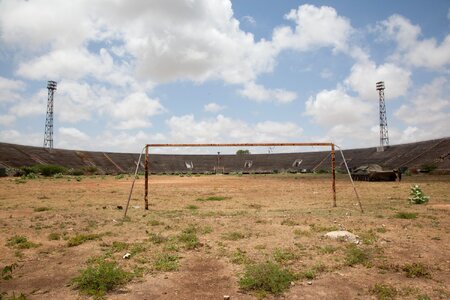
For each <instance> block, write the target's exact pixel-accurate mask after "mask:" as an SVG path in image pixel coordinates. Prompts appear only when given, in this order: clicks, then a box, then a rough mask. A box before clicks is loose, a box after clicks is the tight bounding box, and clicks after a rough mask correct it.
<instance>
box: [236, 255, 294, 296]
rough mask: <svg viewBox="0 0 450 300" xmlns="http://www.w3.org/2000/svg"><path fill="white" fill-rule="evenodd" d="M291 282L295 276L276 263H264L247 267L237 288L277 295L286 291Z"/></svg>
mask: <svg viewBox="0 0 450 300" xmlns="http://www.w3.org/2000/svg"><path fill="white" fill-rule="evenodd" d="M293 280H295V276H294V274H292V273H291V272H290V271H289V270H287V269H283V268H281V267H280V266H279V265H277V264H276V263H273V262H265V263H259V264H255V265H249V266H247V267H246V270H245V273H244V275H243V276H242V277H241V279H240V280H239V286H240V287H241V288H242V289H243V290H249V291H256V292H260V293H261V292H262V293H272V294H275V295H277V294H281V293H282V292H283V291H284V290H286V289H287V288H288V287H289V286H290V284H291V281H293Z"/></svg>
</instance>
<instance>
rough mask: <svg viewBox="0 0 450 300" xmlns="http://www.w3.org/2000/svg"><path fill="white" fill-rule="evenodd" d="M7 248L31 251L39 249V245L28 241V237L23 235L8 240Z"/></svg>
mask: <svg viewBox="0 0 450 300" xmlns="http://www.w3.org/2000/svg"><path fill="white" fill-rule="evenodd" d="M6 246H9V247H14V248H16V249H30V248H36V247H39V244H35V243H32V242H30V241H28V239H27V237H25V236H23V235H15V236H13V237H11V238H9V239H8V242H7V243H6Z"/></svg>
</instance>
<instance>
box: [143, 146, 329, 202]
mask: <svg viewBox="0 0 450 300" xmlns="http://www.w3.org/2000/svg"><path fill="white" fill-rule="evenodd" d="M257 146H263V147H264V146H265V147H278V146H279V147H285V146H306V147H308V146H318V147H330V149H331V173H332V185H331V188H332V192H333V207H336V206H337V204H336V157H335V149H334V148H335V145H334V144H333V143H327V142H323V143H237V144H146V145H145V163H144V169H145V194H144V201H145V209H146V210H148V175H149V159H148V155H149V148H166V147H257Z"/></svg>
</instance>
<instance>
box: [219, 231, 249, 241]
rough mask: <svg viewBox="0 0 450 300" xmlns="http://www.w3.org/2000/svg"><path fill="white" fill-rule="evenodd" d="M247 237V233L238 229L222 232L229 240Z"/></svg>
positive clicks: (225, 238) (223, 237) (224, 237)
mask: <svg viewBox="0 0 450 300" xmlns="http://www.w3.org/2000/svg"><path fill="white" fill-rule="evenodd" d="M244 238H245V234H243V233H241V232H238V231H230V232H226V233H224V234H222V239H224V240H228V241H238V240H242V239H244Z"/></svg>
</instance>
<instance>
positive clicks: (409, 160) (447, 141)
mask: <svg viewBox="0 0 450 300" xmlns="http://www.w3.org/2000/svg"><path fill="white" fill-rule="evenodd" d="M344 155H345V158H346V159H347V163H348V165H349V167H351V168H356V167H359V166H361V165H366V164H379V165H381V166H383V167H385V168H391V169H392V168H398V167H403V166H406V167H409V168H420V167H421V166H423V165H424V164H432V165H435V166H436V167H437V168H438V169H441V170H450V138H442V139H436V140H430V141H424V142H417V143H410V144H402V145H394V146H389V147H386V148H385V151H383V152H377V149H376V147H371V148H363V149H349V150H344ZM138 157H139V154H136V153H114V152H95V151H77V150H64V149H53V150H51V151H50V150H48V149H44V148H42V147H32V146H22V145H15V144H7V143H0V166H3V167H7V168H18V167H21V166H31V165H35V164H56V165H61V166H64V167H67V168H82V167H86V166H95V167H97V168H98V169H99V170H100V171H102V172H104V173H107V174H117V173H132V172H134V170H135V168H136V163H137V161H138ZM217 158H218V156H217V155H170V154H150V156H149V167H150V172H151V173H177V172H179V173H187V172H191V173H211V172H214V171H215V169H216V167H217V165H219V170H218V171H219V172H222V171H223V172H224V173H231V172H243V173H272V172H277V171H278V172H284V171H288V172H299V171H302V170H307V171H319V170H330V169H331V163H330V151H329V150H326V151H318V152H299V153H271V154H244V155H220V160H219V163H218V162H217ZM295 162H297V163H295ZM336 167H338V168H343V160H342V157H341V154H340V153H339V151H336ZM139 170H140V171H143V160H142V161H141V165H140V169H139Z"/></svg>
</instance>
